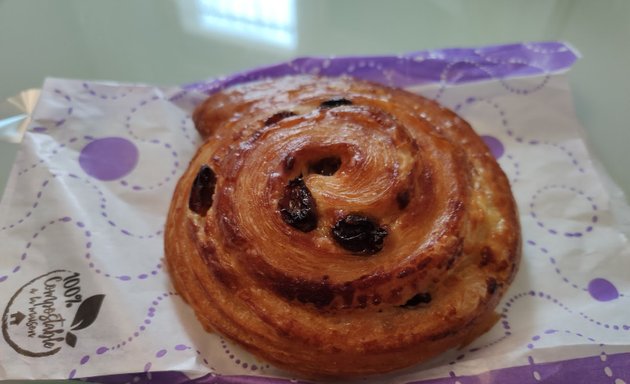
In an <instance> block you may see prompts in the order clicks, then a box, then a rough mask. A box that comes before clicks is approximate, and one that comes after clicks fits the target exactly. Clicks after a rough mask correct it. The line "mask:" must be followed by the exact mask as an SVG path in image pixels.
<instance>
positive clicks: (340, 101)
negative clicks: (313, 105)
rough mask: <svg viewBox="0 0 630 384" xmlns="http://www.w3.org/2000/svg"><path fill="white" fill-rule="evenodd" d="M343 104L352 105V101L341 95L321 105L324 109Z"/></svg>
mask: <svg viewBox="0 0 630 384" xmlns="http://www.w3.org/2000/svg"><path fill="white" fill-rule="evenodd" d="M342 105H352V101H350V100H348V99H344V98H343V97H339V98H336V99H330V100H326V101H324V102H322V103H321V104H320V105H319V107H320V108H323V109H329V108H336V107H341V106H342Z"/></svg>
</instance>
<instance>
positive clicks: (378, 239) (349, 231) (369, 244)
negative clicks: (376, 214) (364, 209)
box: [332, 214, 387, 255]
mask: <svg viewBox="0 0 630 384" xmlns="http://www.w3.org/2000/svg"><path fill="white" fill-rule="evenodd" d="M386 236H387V230H385V228H382V227H380V226H379V225H378V224H376V223H375V222H374V221H372V220H371V219H369V218H367V217H365V216H362V215H358V214H350V215H347V216H346V217H344V218H342V219H341V220H339V221H337V223H336V224H335V225H334V226H333V228H332V237H333V238H334V239H335V241H336V242H337V243H338V244H339V245H340V246H341V247H343V248H344V249H347V250H348V251H350V252H353V253H356V254H362V255H373V254H375V253H377V252H379V251H380V250H381V249H383V240H384V239H385V237H386Z"/></svg>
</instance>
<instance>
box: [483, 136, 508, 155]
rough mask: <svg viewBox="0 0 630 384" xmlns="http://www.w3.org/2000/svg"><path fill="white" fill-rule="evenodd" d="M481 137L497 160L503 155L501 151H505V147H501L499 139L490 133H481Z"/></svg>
mask: <svg viewBox="0 0 630 384" xmlns="http://www.w3.org/2000/svg"><path fill="white" fill-rule="evenodd" d="M481 139H483V141H484V142H485V143H486V145H487V146H488V148H489V149H490V152H491V153H492V156H494V158H495V159H497V160H498V159H500V158H501V156H503V153H505V147H503V143H501V141H500V140H499V139H497V138H496V137H494V136H490V135H482V136H481Z"/></svg>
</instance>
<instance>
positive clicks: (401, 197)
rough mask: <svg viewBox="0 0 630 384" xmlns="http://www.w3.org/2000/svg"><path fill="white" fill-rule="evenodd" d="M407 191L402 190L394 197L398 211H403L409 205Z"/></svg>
mask: <svg viewBox="0 0 630 384" xmlns="http://www.w3.org/2000/svg"><path fill="white" fill-rule="evenodd" d="M409 199H410V196H409V191H408V190H404V191H401V192H398V194H397V195H396V202H397V203H398V209H400V210H403V209H405V208H406V207H407V205H409Z"/></svg>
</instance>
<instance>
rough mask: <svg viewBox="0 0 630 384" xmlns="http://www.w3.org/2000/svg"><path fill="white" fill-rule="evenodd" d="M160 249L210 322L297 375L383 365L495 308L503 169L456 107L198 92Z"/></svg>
mask: <svg viewBox="0 0 630 384" xmlns="http://www.w3.org/2000/svg"><path fill="white" fill-rule="evenodd" d="M193 120H194V122H195V125H196V127H197V130H198V131H199V133H200V134H201V135H202V136H203V138H204V139H205V142H204V144H203V145H202V146H201V147H200V148H199V150H198V151H197V153H196V155H195V156H194V158H193V159H192V161H191V162H190V165H189V167H188V169H187V170H186V172H185V173H184V175H183V176H182V177H181V179H180V181H179V183H178V185H177V187H176V190H175V193H174V196H173V200H172V203H171V207H170V211H169V215H168V221H167V224H166V232H165V250H166V259H167V263H168V267H169V271H170V274H171V276H172V279H173V282H174V284H175V287H176V289H177V291H178V292H179V293H180V294H181V296H182V297H183V298H184V300H186V302H187V303H188V304H189V305H190V306H191V307H192V308H193V309H194V311H195V313H196V315H197V317H198V319H199V321H200V322H201V323H202V324H203V326H204V327H205V328H206V329H207V330H208V331H216V332H219V333H220V334H223V335H225V336H227V337H228V338H230V339H232V340H234V341H236V342H238V343H239V344H241V345H242V346H244V347H245V348H246V349H247V350H249V351H251V352H252V353H254V354H255V355H257V356H259V357H261V358H264V359H265V360H267V361H269V362H272V363H274V364H276V365H277V366H279V367H283V368H286V369H289V370H291V371H295V372H300V373H302V374H305V375H307V376H335V377H347V376H355V375H366V374H372V373H382V372H387V371H391V370H395V369H399V368H402V367H406V366H409V365H412V364H414V363H417V362H420V361H424V360H426V359H428V358H430V357H432V356H435V355H436V354H439V353H441V352H443V351H445V350H447V349H450V348H454V347H458V346H461V345H463V344H466V343H468V342H470V341H471V340H472V339H474V338H475V337H477V336H478V335H480V334H481V333H483V332H485V331H487V330H488V329H489V328H490V327H491V326H492V325H493V324H494V323H495V321H496V320H497V318H498V317H497V315H496V314H495V312H494V307H495V306H496V305H497V303H498V301H499V300H500V298H501V296H502V294H503V293H504V291H505V290H506V289H507V288H508V286H509V284H510V283H511V281H512V279H513V277H514V274H515V273H516V270H517V269H518V262H519V259H520V228H519V223H518V217H517V211H516V206H515V203H514V200H513V197H512V194H511V191H510V187H509V183H508V181H507V178H506V177H505V175H504V173H503V172H502V171H501V169H500V168H499V165H498V164H497V163H496V161H495V159H494V158H493V157H492V155H491V154H490V152H489V150H488V148H487V147H486V146H485V144H484V143H483V141H482V140H481V139H480V138H479V136H477V135H476V134H475V133H474V131H473V130H472V129H471V127H470V126H469V125H468V123H466V122H465V121H464V120H462V119H461V118H460V117H458V116H457V115H456V114H455V113H453V112H451V111H450V110H448V109H445V108H443V107H441V106H440V105H438V104H437V103H436V102H434V101H431V100H428V99H425V98H423V97H420V96H417V95H415V94H411V93H409V92H406V91H403V90H399V89H393V88H388V87H385V86H381V85H377V84H372V83H369V82H364V81H359V80H354V79H351V78H345V77H342V78H324V77H312V76H295V77H285V78H279V79H274V80H264V81H258V82H252V83H247V84H242V85H238V86H235V87H232V88H229V89H227V90H224V91H221V92H218V93H215V94H213V95H211V96H210V97H209V98H208V99H207V100H206V101H205V102H204V103H202V104H201V105H199V106H198V107H197V109H196V110H195V112H194V116H193Z"/></svg>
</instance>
